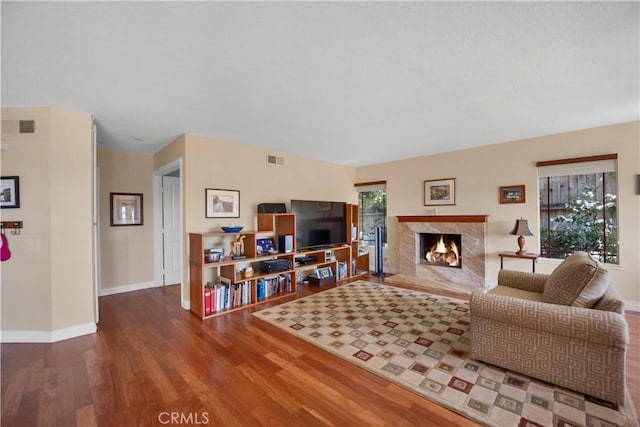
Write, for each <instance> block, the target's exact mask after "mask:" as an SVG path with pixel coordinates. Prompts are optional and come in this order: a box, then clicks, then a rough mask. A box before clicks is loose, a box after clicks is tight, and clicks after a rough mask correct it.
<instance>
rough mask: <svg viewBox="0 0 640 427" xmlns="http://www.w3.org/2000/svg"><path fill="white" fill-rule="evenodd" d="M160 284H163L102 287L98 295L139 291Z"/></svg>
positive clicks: (147, 283)
mask: <svg viewBox="0 0 640 427" xmlns="http://www.w3.org/2000/svg"><path fill="white" fill-rule="evenodd" d="M160 286H162V285H156V283H155V282H142V283H133V284H131V285H123V286H116V287H115V288H103V289H100V292H99V293H98V296H101V297H104V296H107V295H114V294H121V293H124V292H131V291H139V290H142V289H149V288H159V287H160Z"/></svg>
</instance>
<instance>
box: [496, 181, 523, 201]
mask: <svg viewBox="0 0 640 427" xmlns="http://www.w3.org/2000/svg"><path fill="white" fill-rule="evenodd" d="M526 201H527V200H526V193H525V186H524V185H505V186H503V187H500V204H509V203H525V202H526Z"/></svg>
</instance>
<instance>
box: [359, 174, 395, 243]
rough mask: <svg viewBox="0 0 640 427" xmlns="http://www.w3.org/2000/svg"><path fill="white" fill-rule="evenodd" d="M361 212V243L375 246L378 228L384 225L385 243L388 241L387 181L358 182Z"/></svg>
mask: <svg viewBox="0 0 640 427" xmlns="http://www.w3.org/2000/svg"><path fill="white" fill-rule="evenodd" d="M356 187H357V188H358V207H359V209H358V210H359V212H360V218H358V219H359V222H360V236H359V238H360V244H361V245H362V246H375V243H376V229H377V228H378V227H382V236H383V241H382V243H383V244H386V243H387V226H386V221H387V185H386V182H384V181H381V182H373V183H363V184H356Z"/></svg>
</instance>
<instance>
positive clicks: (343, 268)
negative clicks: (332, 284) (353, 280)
mask: <svg viewBox="0 0 640 427" xmlns="http://www.w3.org/2000/svg"><path fill="white" fill-rule="evenodd" d="M337 273H338V274H337V276H338V279H346V278H347V263H346V262H344V261H339V262H338V266H337Z"/></svg>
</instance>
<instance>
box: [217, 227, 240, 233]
mask: <svg viewBox="0 0 640 427" xmlns="http://www.w3.org/2000/svg"><path fill="white" fill-rule="evenodd" d="M220 228H222V231H224V232H225V233H239V232H240V231H242V229H243V228H244V227H220Z"/></svg>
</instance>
